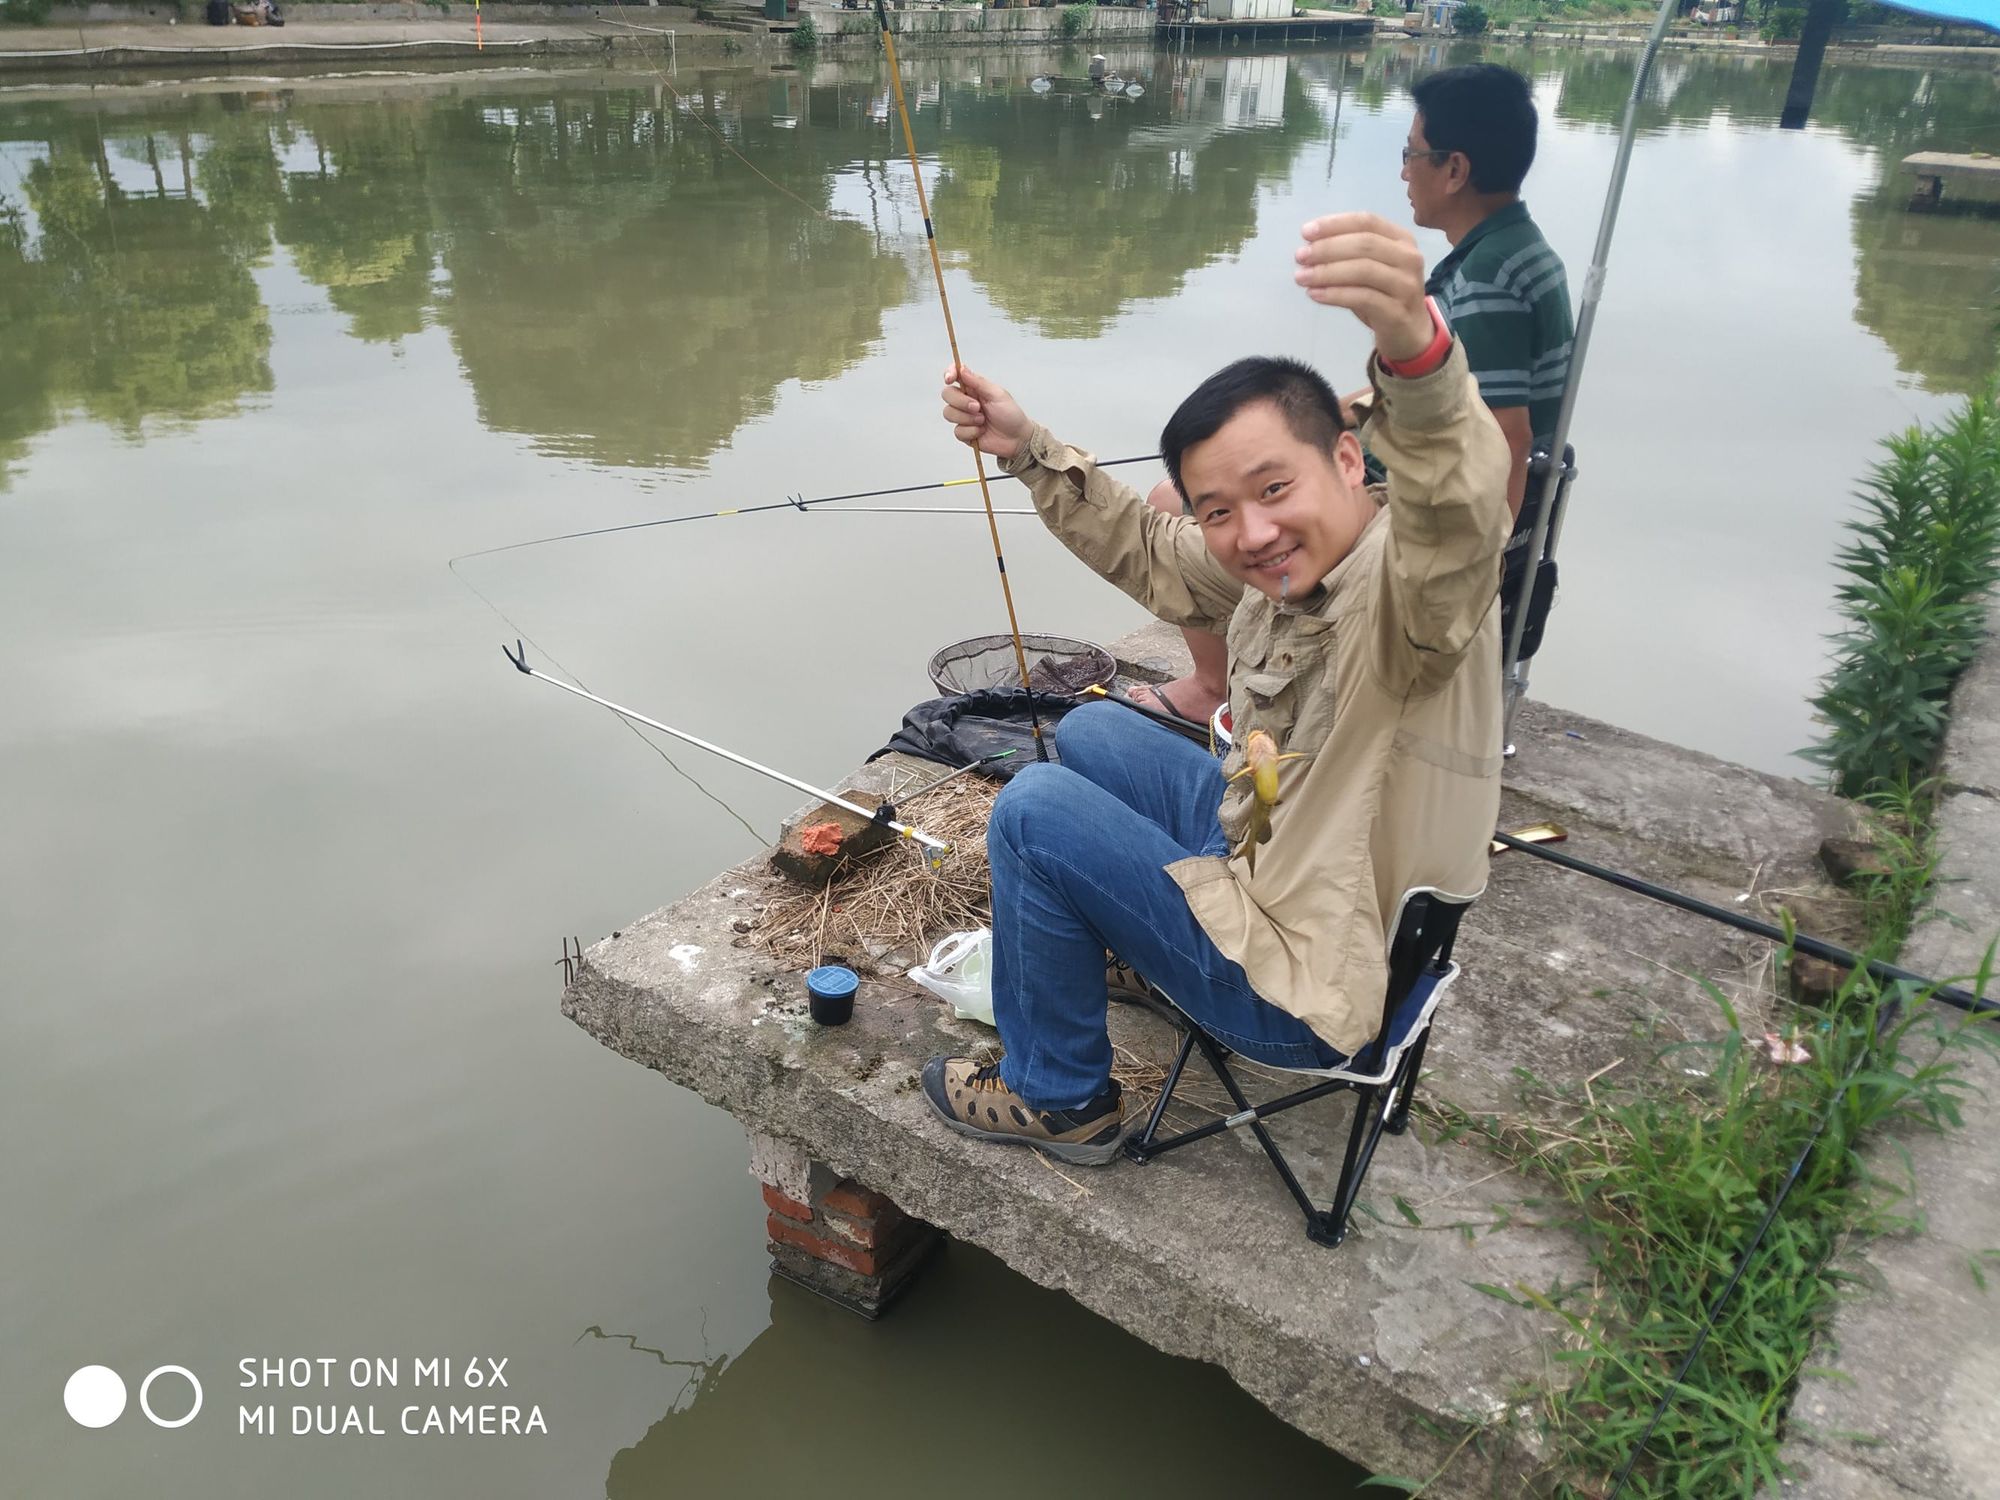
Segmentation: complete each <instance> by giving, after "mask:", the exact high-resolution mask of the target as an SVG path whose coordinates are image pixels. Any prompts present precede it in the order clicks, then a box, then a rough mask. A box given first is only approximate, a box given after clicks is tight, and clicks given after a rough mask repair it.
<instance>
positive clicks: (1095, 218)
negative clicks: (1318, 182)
mask: <svg viewBox="0 0 2000 1500" xmlns="http://www.w3.org/2000/svg"><path fill="white" fill-rule="evenodd" d="M1157 71H1158V73H1164V74H1166V75H1168V81H1167V82H1166V83H1164V84H1163V83H1162V82H1161V80H1160V78H1159V77H1158V76H1157V74H1156V76H1155V79H1154V82H1153V85H1152V87H1151V90H1150V91H1149V92H1148V94H1147V95H1146V96H1145V97H1143V98H1141V99H1138V100H1132V99H1122V100H1105V99H1102V98H1097V97H1094V96H1088V95H1086V96H1082V97H1078V96H1076V95H1072V94H1058V95H1051V96H1042V95H1037V94H1034V93H1032V92H1026V93H1024V92H1021V91H1016V90H1010V91H1008V92H1005V93H991V94H982V95H976V96H974V97H973V98H972V99H970V100H968V101H967V102H966V103H965V104H964V105H961V106H960V107H958V108H957V109H956V110H955V111H954V113H953V125H954V129H953V131H952V134H951V136H950V137H949V138H948V139H946V140H944V141H943V142H942V144H941V148H940V152H941V157H942V162H943V167H944V174H943V176H942V177H941V178H940V180H939V182H938V188H937V210H938V220H939V222H940V223H941V224H942V225H944V226H945V227H946V232H945V238H946V243H947V244H948V246H949V247H951V249H952V253H953V258H954V261H955V263H957V264H960V265H963V266H964V267H966V268H967V269H968V270H969V271H970V272H971V273H972V276H973V279H974V280H975V281H977V282H978V283H979V284H980V286H981V287H983V288H984V289H985V291H986V293H987V295H988V296H990V297H991V298H992V299H993V301H994V302H995V303H996V304H997V305H998V306H999V307H1000V308H1002V309H1003V310H1004V311H1005V312H1006V313H1007V314H1008V316H1009V317H1010V318H1012V319H1014V320H1015V321H1017V322H1023V323H1028V324H1032V325H1033V326H1034V327H1035V328H1036V329H1037V330H1038V331H1040V332H1042V333H1046V334H1049V335H1051V336H1053V337H1056V338H1094V337H1096V336H1097V335H1098V334H1100V333H1102V332H1103V331H1104V329H1105V327H1106V326H1107V325H1108V324H1109V323H1110V322H1111V321H1112V320H1113V319H1114V318H1116V317H1117V316H1118V314H1119V313H1120V312H1121V311H1123V310H1124V309H1125V308H1126V307H1127V306H1128V305H1129V304H1130V303H1132V302H1133V301H1136V300H1137V299H1139V298H1153V297H1168V296H1171V295H1173V294H1174V293H1175V292H1178V291H1179V290H1180V288H1181V285H1182V283H1183V281H1184V280H1185V278H1186V277H1187V274H1188V273H1189V272H1190V271H1194V270H1197V269H1198V268H1200V267H1202V266H1205V265H1208V264H1210V263H1211V262H1213V261H1216V260H1218V259H1220V258H1222V257H1224V256H1226V255H1230V254H1233V253H1234V252H1236V251H1238V250H1240V249H1241V248H1242V247H1243V245H1244V243H1245V242H1246V241H1247V240H1248V239H1249V238H1250V236H1251V235H1252V234H1253V233H1254V232H1255V230H1256V227H1257V194H1258V190H1259V189H1260V188H1261V187H1263V186H1265V185H1266V184H1267V183H1270V182H1273V181H1276V180H1280V179H1282V178H1284V177H1286V176H1288V175H1289V172H1290V169H1291V166H1292V162H1293V159H1294V158H1295V157H1296V156H1297V154H1298V153H1299V151H1300V150H1301V148H1302V147H1303V146H1304V145H1305V144H1306V143H1307V142H1309V141H1311V140H1313V139H1315V138H1317V137H1319V136H1320V135H1321V134H1322V133H1323V132H1324V130H1325V129H1326V119H1325V116H1324V115H1323V114H1322V111H1321V107H1320V103H1319V100H1318V99H1317V98H1315V91H1314V90H1312V89H1310V88H1309V87H1308V85H1307V83H1306V81H1305V78H1304V75H1303V74H1301V73H1300V72H1299V71H1298V70H1297V69H1296V68H1295V67H1294V65H1293V63H1292V60H1291V59H1289V58H1285V57H1243V58H1238V57H1231V58H1220V57H1209V58H1196V59H1178V60H1174V61H1171V62H1167V61H1164V60H1163V63H1162V66H1161V68H1160V69H1159V70H1157Z"/></svg>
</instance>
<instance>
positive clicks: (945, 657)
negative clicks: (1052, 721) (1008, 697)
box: [931, 635, 1118, 694]
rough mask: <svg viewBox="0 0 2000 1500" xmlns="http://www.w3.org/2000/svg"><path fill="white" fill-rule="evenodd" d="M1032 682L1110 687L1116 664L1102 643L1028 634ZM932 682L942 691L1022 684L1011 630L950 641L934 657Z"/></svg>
mask: <svg viewBox="0 0 2000 1500" xmlns="http://www.w3.org/2000/svg"><path fill="white" fill-rule="evenodd" d="M1021 647H1022V650H1023V651H1024V652H1025V653H1026V654H1027V658H1028V686H1029V687H1031V688H1033V689H1034V690H1035V691H1036V692H1038V693H1065V694H1076V693H1081V692H1083V691H1084V690H1085V689H1087V688H1092V687H1109V686H1111V679H1112V678H1114V677H1116V676H1117V675H1118V663H1117V662H1116V661H1114V660H1112V657H1111V653H1110V652H1109V651H1106V650H1105V649H1104V648H1103V647H1102V646H1093V645H1091V644H1090V643H1089V642H1088V641H1073V640H1071V639H1069V637H1067V636H1061V635H1024V636H1022V637H1021ZM931 681H932V682H934V683H936V684H937V689H938V691H939V692H940V693H977V692H984V691H986V690H987V689H989V688H1018V687H1019V686H1020V685H1021V671H1020V668H1019V666H1018V665H1017V664H1016V662H1015V659H1014V638H1013V637H1012V636H1011V635H981V636H974V637H973V638H972V639H971V640H969V641H960V642H959V643H958V644H957V645H955V646H946V647H945V648H944V649H943V650H942V651H940V652H938V654H937V655H936V656H933V657H932V658H931Z"/></svg>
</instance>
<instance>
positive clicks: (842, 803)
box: [500, 641, 993, 870]
mask: <svg viewBox="0 0 2000 1500" xmlns="http://www.w3.org/2000/svg"><path fill="white" fill-rule="evenodd" d="M500 652H501V654H502V655H503V656H505V657H506V658H507V660H508V662H509V663H510V664H511V665H512V666H513V668H514V670H515V671H517V672H519V673H521V674H522V675H523V676H527V677H534V678H539V679H540V680H541V681H543V682H546V683H549V684H551V685H552V686H554V687H559V688H561V689H562V690H563V691H564V692H565V693H574V694H575V695H576V696H577V697H579V698H585V699H588V700H589V701H590V702H592V703H595V704H598V705H600V706H601V707H604V708H608V709H610V710H611V711H612V712H613V713H614V714H617V715H618V717H619V718H621V719H627V720H630V721H631V722H632V723H634V724H644V725H645V726H646V727H647V728H648V729H657V730H659V731H660V733H661V734H670V735H672V736H673V737H674V738H675V739H677V740H680V741H682V742H683V743H685V744H689V745H692V746H694V747H695V749H697V750H706V751H707V752H708V753H709V754H710V755H719V756H721V757H722V758H723V759H724V760H726V761H730V762H733V763H734V764H736V765H739V766H742V767H743V768H744V769H745V770H748V771H755V772H756V773H757V774H758V775H760V776H768V777H770V778H771V780H773V781H778V782H783V783H784V784H785V785H786V786H788V787H791V788H793V789H794V790H795V791H801V792H804V793H805V794H806V795H807V796H808V797H817V798H819V800H820V801H822V802H825V803H828V804H829V805H831V806H833V807H838V808H842V809H844V810H845V811H847V812H851V813H853V814H855V815H856V816H857V817H862V818H866V819H867V820H868V821H869V822H871V823H879V824H881V825H882V826H883V827H884V828H887V829H889V830H890V831H891V832H893V833H898V834H901V835H902V836H903V837H904V838H906V839H908V840H910V841H911V842H912V843H914V844H917V845H920V846H921V847H922V849H923V851H924V858H925V859H926V860H928V861H929V862H930V866H931V868H932V869H934V870H935V869H937V868H938V867H939V866H940V865H942V864H943V863H944V857H945V856H946V855H947V854H949V853H951V845H950V844H948V843H946V842H945V841H944V840H943V839H939V838H933V837H931V835H929V834H928V833H925V832H924V831H923V830H922V829H921V828H917V827H914V826H913V825H911V824H909V823H905V822H903V821H901V820H900V819H899V818H897V816H896V809H895V808H894V807H893V806H892V805H891V804H889V803H887V802H884V803H882V804H881V805H880V806H878V807H863V806H862V805H861V804H860V803H858V802H850V801H849V800H848V799H847V798H845V797H842V796H840V795H838V794H837V793H834V792H829V791H827V790H826V789H825V788H824V787H816V786H814V785H813V784H812V783H811V782H810V781H801V780H799V778H798V777H796V776H788V775H786V774H785V773H784V772H783V771H779V770H774V769H773V768H772V767H770V766H767V765H765V764H763V762H761V761H755V760H752V759H750V757H749V756H747V755H738V754H737V753H736V752H735V751H734V750H725V749H724V748H723V747H722V746H720V745H718V744H715V743H713V742H712V741H709V740H705V739H702V738H701V737H700V736H699V735H693V734H689V733H688V732H687V731H686V730H685V729H676V728H674V726H673V725H671V724H662V723H661V722H660V721H659V720H658V719H649V718H647V717H646V716H645V715H644V714H642V713H635V712H634V711H633V710H631V709H629V708H625V707H622V706H621V705H619V704H616V703H613V702H612V701H611V700H610V699H609V698H600V697H598V696H597V694H595V693H593V692H590V691H589V690H588V689H585V688H580V687H577V686H575V685H574V684H572V683H567V682H564V681H563V680H562V679H561V678H560V677H551V676H549V674H548V673H546V672H538V671H536V670H535V669H534V668H533V667H531V666H529V665H528V648H527V647H526V646H524V645H522V644H521V643H520V642H519V641H516V642H514V649H513V650H512V651H509V650H508V649H507V648H506V647H505V646H502V647H501V648H500ZM992 758H993V757H991V756H988V757H987V759H989V760H990V759H992ZM966 769H967V770H970V769H971V767H969V766H968V767H967V768H966Z"/></svg>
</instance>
